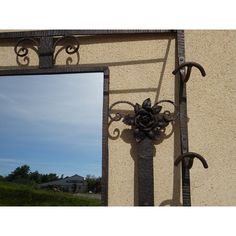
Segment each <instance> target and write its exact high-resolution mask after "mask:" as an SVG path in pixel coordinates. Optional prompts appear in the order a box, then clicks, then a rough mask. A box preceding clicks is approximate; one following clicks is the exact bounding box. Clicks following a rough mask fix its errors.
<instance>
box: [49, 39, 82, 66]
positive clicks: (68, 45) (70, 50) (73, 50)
mask: <svg viewBox="0 0 236 236" xmlns="http://www.w3.org/2000/svg"><path fill="white" fill-rule="evenodd" d="M62 43H63V44H64V45H65V46H62V47H61V48H60V49H59V50H58V51H57V53H56V54H55V56H54V64H55V62H56V58H57V56H58V55H59V53H60V52H61V51H62V50H65V51H66V53H67V54H68V55H72V54H76V55H77V59H78V60H77V64H78V62H79V53H78V51H79V46H80V45H79V41H78V39H77V38H76V37H75V36H72V35H69V36H64V37H62V38H59V39H57V40H56V42H55V43H54V46H53V49H54V51H55V49H56V47H57V46H59V45H60V44H62ZM72 63H73V59H72V57H70V56H69V57H68V58H67V59H66V64H67V65H69V64H72Z"/></svg>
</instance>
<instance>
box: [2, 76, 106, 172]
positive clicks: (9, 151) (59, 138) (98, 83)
mask: <svg viewBox="0 0 236 236" xmlns="http://www.w3.org/2000/svg"><path fill="white" fill-rule="evenodd" d="M102 106H103V73H75V74H54V75H21V76H4V77H0V175H3V176H6V175H8V174H9V173H10V172H11V171H12V170H14V169H15V168H16V167H18V166H21V165H24V164H27V165H29V166H30V168H31V171H36V170H37V171H39V172H40V173H56V174H58V175H59V176H60V175H62V174H63V175H64V176H72V175H75V174H78V175H81V176H84V177H85V176H86V175H87V174H91V175H95V176H97V177H98V176H101V165H102V164H101V163H102Z"/></svg>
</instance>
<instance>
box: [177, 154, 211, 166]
mask: <svg viewBox="0 0 236 236" xmlns="http://www.w3.org/2000/svg"><path fill="white" fill-rule="evenodd" d="M195 157H196V158H198V159H199V160H200V161H201V162H202V165H203V166H204V168H205V169H207V168H208V164H207V162H206V160H205V159H204V157H203V156H201V155H200V154H198V153H195V152H187V153H184V154H182V155H180V156H178V157H177V159H176V160H175V166H177V165H178V164H179V163H180V161H184V164H185V166H186V167H187V168H188V169H191V168H192V166H193V160H194V158H195Z"/></svg>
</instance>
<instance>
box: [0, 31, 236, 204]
mask: <svg viewBox="0 0 236 236" xmlns="http://www.w3.org/2000/svg"><path fill="white" fill-rule="evenodd" d="M235 39H236V31H212V30H211V31H188V30H187V31H185V40H186V43H185V45H186V61H195V62H198V63H200V64H202V65H203V66H204V68H205V70H206V73H207V76H206V77H205V78H202V77H201V76H200V73H199V71H197V70H193V72H192V77H191V79H190V81H189V82H188V84H187V93H188V118H189V123H188V126H189V147H190V151H195V152H198V153H200V154H202V155H203V156H204V157H205V158H206V159H207V161H208V165H209V168H208V169H207V170H206V169H203V168H202V165H201V163H200V162H199V161H197V160H196V161H195V162H194V166H193V168H192V169H191V191H192V205H194V206H223V205H236V184H235V181H236V158H235V154H234V148H235V141H236V140H235V139H236V119H235V114H236V109H235V102H236V98H235V96H236V95H235V94H236V93H235V89H236V80H235V79H234V76H235V74H236V40H235ZM0 46H1V49H0V65H1V66H13V65H14V66H16V65H17V63H16V60H15V57H10V56H7V55H9V54H10V55H12V47H10V46H8V44H7V43H5V44H1V45H0ZM31 53H32V55H33V54H34V52H31ZM32 58H33V59H31V62H30V63H31V65H35V64H37V63H38V62H37V57H36V56H34V55H33V57H32ZM72 59H73V62H78V63H79V65H90V66H97V65H103V66H108V67H109V71H110V104H112V103H113V102H116V101H118V100H128V101H131V102H133V103H136V102H137V103H142V102H143V100H145V99H146V98H151V100H152V102H155V101H158V100H162V99H170V100H174V101H175V98H176V92H175V91H176V89H175V78H174V76H173V75H172V71H173V70H174V68H175V39H174V38H172V37H170V36H163V37H160V36H157V35H133V36H119V35H116V36H96V37H91V36H85V37H83V38H82V39H81V40H80V50H79V56H74V57H73V58H72ZM65 62H66V55H65V54H63V52H62V53H60V55H59V56H58V57H57V60H56V63H57V65H62V64H65ZM1 69H3V68H1ZM166 108H169V107H166ZM116 109H117V110H132V109H131V107H129V106H128V105H120V106H117V107H116ZM115 129H118V130H119V131H120V133H119V135H118V136H117V132H114V130H115ZM166 132H167V134H170V135H169V136H167V138H166V139H164V140H163V141H162V142H161V143H159V144H156V145H155V157H154V177H155V178H154V186H155V191H154V192H155V205H156V206H159V205H161V206H169V205H175V206H176V205H181V204H182V199H181V175H180V167H174V160H175V158H176V156H178V154H179V132H178V124H177V123H176V124H174V125H173V126H170V127H168V128H167V131H166ZM116 136H117V137H116ZM136 154H137V153H136V144H135V142H134V141H133V138H132V132H131V131H130V127H128V126H126V125H124V124H123V123H122V122H114V123H112V124H111V126H110V127H109V189H108V195H109V199H108V204H109V205H110V206H133V205H136V204H137V185H136V184H135V182H136V181H135V180H136V178H137V175H136V165H135V158H136Z"/></svg>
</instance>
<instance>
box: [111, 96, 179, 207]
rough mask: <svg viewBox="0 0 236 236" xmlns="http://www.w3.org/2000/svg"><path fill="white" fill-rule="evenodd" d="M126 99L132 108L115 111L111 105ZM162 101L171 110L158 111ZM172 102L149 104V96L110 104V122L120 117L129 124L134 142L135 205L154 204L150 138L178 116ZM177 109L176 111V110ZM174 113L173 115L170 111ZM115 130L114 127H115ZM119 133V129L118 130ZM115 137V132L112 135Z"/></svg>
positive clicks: (152, 152) (160, 134)
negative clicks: (124, 111) (138, 101)
mask: <svg viewBox="0 0 236 236" xmlns="http://www.w3.org/2000/svg"><path fill="white" fill-rule="evenodd" d="M121 103H126V104H128V105H130V106H132V107H133V109H134V112H133V113H132V114H130V112H129V113H128V112H126V113H125V114H121V112H116V113H115V115H113V116H112V115H111V114H112V113H113V114H114V110H113V108H114V106H116V105H118V104H121ZM162 103H169V104H171V105H173V106H174V108H175V112H173V113H171V112H170V111H168V110H166V111H164V112H161V111H162V109H163V107H162V106H161V105H160V104H162ZM176 108H177V107H176V105H175V104H174V102H172V101H170V100H161V101H159V102H157V103H155V104H154V105H153V106H152V103H151V100H150V98H148V99H146V100H145V101H144V102H143V104H142V105H140V104H138V103H136V104H133V103H131V102H128V101H118V102H115V103H113V104H112V105H111V106H110V113H109V116H110V124H111V123H112V122H113V121H119V120H121V119H122V121H123V122H124V123H125V124H126V125H129V126H131V127H132V130H133V134H134V138H135V140H136V141H137V142H138V145H137V159H136V161H137V168H138V170H137V172H138V176H137V178H138V202H139V203H138V204H139V206H153V205H154V181H153V156H154V143H153V140H158V139H159V138H161V137H162V134H164V133H165V128H166V127H167V126H168V125H169V123H170V122H172V121H174V120H176V119H177V117H178V112H176V110H177V109H176ZM176 113H177V114H176ZM174 114H175V115H174ZM116 131H117V130H116ZM118 134H119V131H118ZM116 137H118V136H116Z"/></svg>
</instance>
